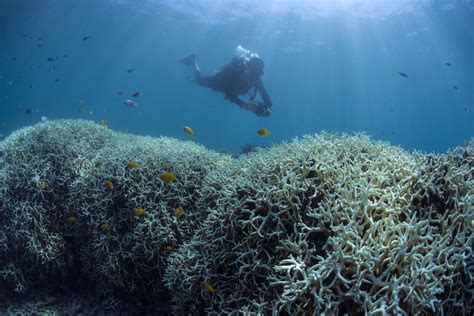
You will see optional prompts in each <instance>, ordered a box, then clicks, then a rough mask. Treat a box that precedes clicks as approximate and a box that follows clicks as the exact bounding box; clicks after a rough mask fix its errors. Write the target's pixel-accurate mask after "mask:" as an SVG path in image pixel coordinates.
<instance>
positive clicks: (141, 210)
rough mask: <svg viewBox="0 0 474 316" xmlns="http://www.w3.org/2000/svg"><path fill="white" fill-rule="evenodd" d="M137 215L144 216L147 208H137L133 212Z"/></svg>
mask: <svg viewBox="0 0 474 316" xmlns="http://www.w3.org/2000/svg"><path fill="white" fill-rule="evenodd" d="M133 213H134V214H135V215H136V216H142V215H144V214H145V210H144V209H142V208H137V209H136V210H135V211H134V212H133Z"/></svg>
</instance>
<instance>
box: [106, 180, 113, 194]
mask: <svg viewBox="0 0 474 316" xmlns="http://www.w3.org/2000/svg"><path fill="white" fill-rule="evenodd" d="M105 188H106V189H107V190H109V191H113V190H114V184H113V183H112V181H110V180H107V181H105Z"/></svg>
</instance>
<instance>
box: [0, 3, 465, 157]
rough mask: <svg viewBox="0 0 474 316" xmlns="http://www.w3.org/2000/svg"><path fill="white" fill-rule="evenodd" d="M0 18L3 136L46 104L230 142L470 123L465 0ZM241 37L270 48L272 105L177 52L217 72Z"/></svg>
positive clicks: (422, 136)
mask: <svg viewBox="0 0 474 316" xmlns="http://www.w3.org/2000/svg"><path fill="white" fill-rule="evenodd" d="M0 21H1V22H0V23H1V26H2V27H1V28H0V42H1V43H2V44H1V45H0V76H1V78H0V98H1V103H0V126H1V127H0V128H1V130H0V133H2V135H3V137H5V136H7V135H8V134H9V133H10V132H12V131H13V130H16V129H18V128H20V127H23V126H27V125H32V124H35V123H37V122H39V120H40V118H41V116H46V117H47V118H48V119H49V120H52V119H59V118H83V119H90V120H94V121H100V120H102V119H105V120H107V121H108V126H109V127H110V128H111V129H114V130H119V131H124V132H125V131H126V132H130V133H134V134H140V135H152V136H159V135H166V136H171V137H176V138H178V139H183V140H184V139H191V140H193V141H196V142H198V143H201V144H203V145H205V146H206V147H209V148H212V149H215V150H219V151H224V152H229V153H232V154H238V153H239V152H240V150H241V147H242V146H244V145H245V144H257V145H264V146H270V145H272V144H275V143H281V142H283V141H287V140H290V139H293V138H295V137H301V136H303V135H305V134H313V133H316V132H320V131H322V130H325V131H329V132H335V133H342V132H344V133H352V132H365V133H367V134H369V135H371V136H372V137H373V138H375V139H380V140H385V141H389V142H390V143H391V144H393V145H400V146H401V147H403V148H405V149H408V150H412V149H418V150H423V151H428V152H432V151H434V152H445V151H446V150H448V149H449V148H453V147H455V146H459V145H464V144H465V142H466V141H467V140H468V139H469V138H471V137H472V136H473V135H474V32H473V31H472V30H474V1H467V0H464V1H421V0H419V1H416V0H403V1H388V0H384V1H369V0H366V1H364V0H360V1H357V0H353V1H349V0H345V1H329V0H326V1H309V0H306V1H283V0H281V1H270V0H263V1H258V2H257V1H250V0H244V1H211V0H206V1H197V0H196V1H191V0H187V1H184V0H174V1H171V0H166V1H159V0H143V1H138V0H136V1H132V0H94V1H92V0H84V1H73V0H1V1H0ZM85 37H88V38H87V39H86V40H83V39H84V38H85ZM239 45H241V46H242V47H244V48H246V49H248V50H250V51H251V52H255V53H257V54H259V56H260V57H261V58H262V59H263V60H264V62H265V70H264V72H265V73H264V75H263V82H264V85H265V87H266V89H267V91H268V93H269V95H270V98H271V99H272V102H273V110H272V115H271V116H270V117H268V118H261V117H257V116H256V115H255V114H253V113H251V112H249V111H246V110H242V109H239V108H238V107H237V106H236V105H233V104H231V103H229V102H228V101H226V100H225V99H224V97H223V95H222V94H220V93H218V92H215V91H212V90H209V89H207V88H203V87H200V86H198V85H197V84H196V83H195V82H194V81H193V79H192V73H191V70H190V69H189V68H188V67H185V66H184V65H181V64H180V63H178V60H179V59H180V58H182V57H184V56H186V55H188V54H190V53H196V54H197V61H198V63H199V65H200V67H201V68H202V71H203V73H204V74H207V75H212V74H214V73H215V72H216V70H218V69H219V68H220V67H221V66H222V65H224V64H225V63H227V62H228V61H229V60H231V59H232V58H233V57H234V56H235V48H236V47H237V46H239ZM48 58H51V59H53V61H48V60H47V59H48ZM447 62H448V63H450V64H451V66H447V65H446V63H447ZM128 69H134V71H133V72H131V73H129V72H128V71H127V70H128ZM399 72H403V73H406V74H407V75H408V77H407V78H405V77H403V76H401V75H400V74H399ZM119 91H122V92H123V95H117V93H118V92H119ZM136 91H139V92H142V95H141V96H140V97H138V98H133V97H132V96H131V94H132V93H134V92H136ZM126 99H134V100H135V101H137V102H138V106H137V107H135V108H127V107H125V106H124V105H123V102H124V101H125V100H126ZM28 109H31V113H29V114H27V113H25V112H26V111H28V112H29V110H28ZM183 126H190V127H192V128H193V130H194V134H193V135H192V136H189V135H187V134H185V133H183V131H182V128H183ZM263 127H265V128H268V129H269V130H270V131H271V133H272V134H271V135H270V136H269V137H266V138H262V137H260V136H259V135H257V134H256V131H257V130H258V129H260V128H263Z"/></svg>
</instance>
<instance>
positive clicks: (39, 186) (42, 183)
mask: <svg viewBox="0 0 474 316" xmlns="http://www.w3.org/2000/svg"><path fill="white" fill-rule="evenodd" d="M38 188H39V189H40V190H42V191H44V190H46V189H47V188H48V184H47V183H46V182H40V183H39V185H38Z"/></svg>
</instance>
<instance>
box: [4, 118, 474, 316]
mask: <svg viewBox="0 0 474 316" xmlns="http://www.w3.org/2000/svg"><path fill="white" fill-rule="evenodd" d="M0 149H1V152H2V155H1V156H0V214H1V216H0V228H1V229H0V281H2V283H0V297H2V295H4V293H7V292H8V291H17V292H28V290H32V289H35V287H40V286H42V282H43V281H44V280H48V282H49V285H50V287H52V288H58V287H59V288H69V289H71V288H74V286H75V287H79V286H84V287H87V288H91V289H94V291H95V292H94V293H97V295H98V296H99V297H100V298H101V299H102V303H103V307H104V308H106V309H113V310H120V308H122V307H123V306H124V304H125V303H124V302H123V299H124V298H126V299H128V298H130V297H132V298H136V300H137V301H140V300H142V301H146V302H150V301H153V300H159V299H160V298H161V299H163V298H164V297H165V298H167V297H168V295H170V296H171V303H172V310H173V312H174V314H178V315H181V314H186V315H187V314H196V315H197V314H204V313H209V314H222V313H244V314H283V315H285V314H291V315H293V314H294V315H303V314H304V315H311V314H312V315H319V314H321V313H326V314H344V313H349V314H355V313H372V314H376V315H377V314H380V315H382V314H400V315H411V314H418V313H422V314H428V313H440V314H466V315H468V314H471V313H472V312H473V311H472V306H473V305H474V304H473V296H472V295H473V291H472V288H473V276H474V268H473V254H472V244H473V237H472V236H473V234H472V233H473V229H474V222H473V218H474V214H473V213H474V171H473V170H474V160H473V157H474V151H473V149H472V144H471V145H468V146H467V147H465V148H457V149H455V150H453V151H451V152H448V153H447V154H444V155H433V154H431V155H427V154H423V153H417V152H415V153H413V154H409V153H407V152H405V151H404V150H402V149H400V148H397V147H392V146H389V145H388V144H386V143H382V142H374V141H372V140H371V139H370V138H369V137H367V136H365V135H354V136H347V135H342V136H337V135H330V134H326V133H321V134H318V135H314V136H308V137H305V138H303V139H299V140H298V139H297V140H294V141H293V142H291V143H288V144H281V145H278V146H275V147H272V148H269V149H260V150H258V151H257V152H253V153H250V154H248V155H243V156H241V157H240V159H233V158H231V157H230V156H227V155H222V154H218V153H215V152H212V151H210V150H207V149H205V148H203V147H201V146H198V145H196V144H194V143H192V142H180V141H177V140H174V139H171V138H166V137H160V138H150V137H137V136H131V135H125V134H120V133H116V132H113V131H111V130H109V129H107V128H105V127H103V126H100V125H97V124H94V123H92V122H85V121H67V120H64V121H51V122H46V123H44V124H38V125H36V126H33V127H29V128H25V129H22V130H19V131H17V132H15V133H14V134H13V135H11V136H10V137H8V138H7V139H6V140H5V141H2V142H1V143H0ZM164 175H166V176H164ZM52 276H54V278H53V277H52ZM78 278H79V280H80V282H79V281H77V279H78ZM52 280H54V281H52ZM75 283H77V284H75ZM165 285H166V288H167V289H168V290H169V293H168V292H166V288H165ZM0 308H1V306H0Z"/></svg>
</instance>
